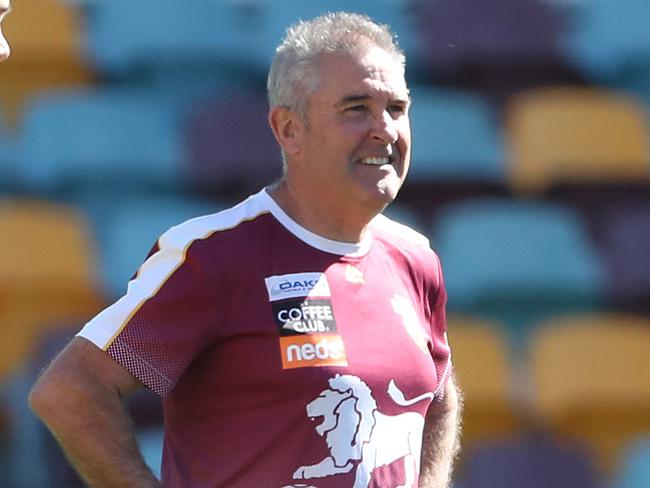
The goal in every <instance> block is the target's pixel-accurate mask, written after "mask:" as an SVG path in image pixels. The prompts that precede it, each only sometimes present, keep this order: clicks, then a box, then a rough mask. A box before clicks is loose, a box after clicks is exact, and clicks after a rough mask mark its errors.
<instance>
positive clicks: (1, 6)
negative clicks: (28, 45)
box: [0, 0, 11, 61]
mask: <svg viewBox="0 0 650 488" xmlns="http://www.w3.org/2000/svg"><path fill="white" fill-rule="evenodd" d="M9 10H11V4H10V2H9V0H0V61H4V60H5V59H7V58H8V57H9V44H8V43H7V39H5V36H4V34H3V33H2V20H3V19H4V17H5V15H7V14H8V13H9Z"/></svg>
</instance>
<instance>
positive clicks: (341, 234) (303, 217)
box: [269, 178, 379, 243]
mask: <svg viewBox="0 0 650 488" xmlns="http://www.w3.org/2000/svg"><path fill="white" fill-rule="evenodd" d="M269 193H270V195H271V196H272V197H273V199H274V200H275V202H276V203H277V204H278V205H279V206H280V208H281V209H282V210H284V212H285V213H286V214H287V215H288V216H289V217H291V218H292V219H293V220H295V221H296V222H297V223H298V224H300V225H301V226H302V227H304V228H305V229H307V230H309V231H311V232H313V233H314V234H318V235H319V236H321V237H325V238H327V239H332V240H335V241H339V242H349V243H358V242H361V241H362V240H363V237H364V236H365V233H366V231H367V227H368V224H369V222H370V221H371V220H372V219H373V218H374V217H375V216H376V215H377V213H379V212H372V211H367V210H363V209H349V208H348V209H346V208H345V202H338V203H339V204H340V205H338V206H337V207H338V208H332V207H331V206H329V205H323V203H322V202H321V201H316V199H314V198H311V195H309V192H301V191H300V190H299V189H298V188H296V187H295V186H293V185H291V183H290V182H289V181H288V180H287V179H284V178H283V179H282V180H280V181H279V182H278V183H276V184H275V185H274V186H273V187H271V188H270V189H269Z"/></svg>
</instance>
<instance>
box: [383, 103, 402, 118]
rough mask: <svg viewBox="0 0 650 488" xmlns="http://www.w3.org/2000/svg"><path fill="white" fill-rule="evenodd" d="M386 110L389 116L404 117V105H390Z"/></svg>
mask: <svg viewBox="0 0 650 488" xmlns="http://www.w3.org/2000/svg"><path fill="white" fill-rule="evenodd" d="M387 110H388V113H390V114H391V115H398V116H399V115H404V114H405V113H406V105H404V104H401V103H399V104H392V105H389V106H388V108H387Z"/></svg>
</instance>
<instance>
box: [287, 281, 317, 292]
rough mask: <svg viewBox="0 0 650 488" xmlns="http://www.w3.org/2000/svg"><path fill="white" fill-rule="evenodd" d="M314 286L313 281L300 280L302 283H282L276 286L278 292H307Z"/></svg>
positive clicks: (314, 282)
mask: <svg viewBox="0 0 650 488" xmlns="http://www.w3.org/2000/svg"><path fill="white" fill-rule="evenodd" d="M315 286H316V281H315V280H302V281H283V282H281V283H280V284H279V285H278V288H279V289H280V291H290V290H301V291H309V290H312V289H313V288H314V287H315Z"/></svg>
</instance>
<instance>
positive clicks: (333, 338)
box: [280, 334, 348, 369]
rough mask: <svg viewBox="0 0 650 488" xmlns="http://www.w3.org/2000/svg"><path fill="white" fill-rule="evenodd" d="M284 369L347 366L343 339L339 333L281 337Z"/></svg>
mask: <svg viewBox="0 0 650 488" xmlns="http://www.w3.org/2000/svg"><path fill="white" fill-rule="evenodd" d="M280 351H281V352H282V369H294V368H307V367H314V366H347V365H348V361H347V358H346V356H345V347H344V346H343V339H342V338H341V336H340V335H337V334H318V335H293V336H288V337H280Z"/></svg>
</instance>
